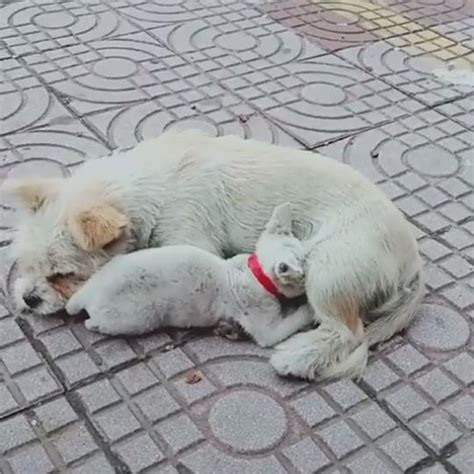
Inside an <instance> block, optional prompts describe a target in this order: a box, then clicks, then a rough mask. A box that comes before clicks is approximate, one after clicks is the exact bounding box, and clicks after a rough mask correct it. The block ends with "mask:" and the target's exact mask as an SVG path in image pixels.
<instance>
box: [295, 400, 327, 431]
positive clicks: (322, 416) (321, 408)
mask: <svg viewBox="0 0 474 474" xmlns="http://www.w3.org/2000/svg"><path fill="white" fill-rule="evenodd" d="M291 406H292V407H293V409H294V410H295V411H296V412H297V413H298V414H299V415H300V416H301V417H302V418H303V420H304V421H305V423H307V424H308V426H310V427H311V428H314V427H315V426H316V425H318V424H319V423H321V422H323V421H325V420H328V419H330V418H332V417H333V416H335V415H336V412H335V411H334V410H333V409H332V408H331V407H330V406H329V404H328V403H327V402H326V401H325V400H324V398H323V397H321V395H319V394H318V393H317V392H316V391H314V392H312V393H310V394H308V395H303V396H302V397H299V398H297V399H296V400H294V401H293V402H291Z"/></svg>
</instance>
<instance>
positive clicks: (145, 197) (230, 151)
mask: <svg viewBox="0 0 474 474" xmlns="http://www.w3.org/2000/svg"><path fill="white" fill-rule="evenodd" d="M11 187H12V188H13V189H14V191H15V192H16V194H17V195H18V196H19V197H20V199H21V201H22V202H23V207H24V209H25V210H26V212H25V213H24V215H23V219H22V222H21V225H20V227H19V231H18V235H17V237H16V239H15V252H16V259H17V266H18V271H19V278H18V280H17V282H16V285H15V294H16V296H17V300H18V301H19V303H21V304H22V305H24V306H28V307H30V308H31V309H32V310H33V311H34V312H36V313H37V314H48V313H51V312H55V311H58V310H60V309H62V308H64V306H65V304H66V302H67V300H68V299H69V298H70V297H71V296H72V294H73V293H74V292H75V291H76V290H77V289H78V288H79V287H80V286H81V285H82V284H83V283H84V282H85V281H86V280H88V279H89V278H90V277H91V276H92V275H93V274H94V273H95V272H96V271H97V270H98V269H99V268H100V267H102V266H103V265H104V264H105V263H106V262H108V261H109V260H110V259H112V258H113V257H114V256H116V255H118V254H121V253H128V252H131V251H134V250H138V249H144V248H148V247H161V246H165V245H181V244H190V245H193V246H196V247H199V248H201V249H203V250H206V251H208V252H210V253H213V254H215V255H218V256H223V255H226V256H229V255H237V254H239V253H245V252H252V251H253V249H254V247H255V243H256V241H257V239H258V237H259V236H260V234H261V232H262V230H263V229H264V227H265V224H266V223H267V222H268V220H269V218H270V216H271V213H272V211H273V209H274V208H275V207H276V206H278V205H280V204H282V203H284V202H291V203H292V205H293V212H294V214H293V215H294V226H295V230H294V231H295V235H296V237H297V238H298V239H300V240H301V241H302V243H303V246H304V248H305V253H306V262H307V263H306V285H305V290H306V295H307V298H308V301H309V304H310V305H311V307H312V310H313V314H314V319H315V322H317V323H319V326H318V327H317V328H316V329H312V330H310V331H306V332H301V333H299V334H295V335H294V336H292V337H291V338H289V339H288V340H287V341H285V342H284V343H282V344H281V345H279V346H277V350H276V352H275V354H274V355H273V357H272V359H271V362H272V364H273V365H274V367H275V368H276V369H277V371H278V372H279V373H281V374H291V375H295V376H300V377H305V378H309V379H315V378H325V377H334V376H342V375H347V376H356V375H358V374H360V373H361V371H362V370H363V369H364V366H365V362H366V359H367V348H368V346H370V345H372V344H375V343H378V342H381V341H384V340H386V339H388V338H390V337H391V336H392V335H393V334H395V333H396V332H397V331H399V330H401V329H403V328H405V327H406V326H407V325H408V324H409V322H410V321H411V319H412V318H413V315H414V313H415V310H416V308H417V306H418V304H419V302H420V300H421V299H422V297H423V293H424V291H423V288H424V286H423V279H422V271H421V268H422V264H421V259H420V257H419V253H418V248H417V243H416V239H415V237H414V233H413V232H412V229H411V225H410V224H409V223H408V222H407V221H406V219H405V218H404V216H403V215H402V214H401V212H400V211H399V210H398V209H397V208H396V207H395V206H394V204H393V203H392V202H391V201H390V200H389V199H388V198H387V197H386V196H385V195H384V194H383V193H382V192H381V191H380V190H379V189H378V188H377V187H376V186H375V185H373V184H372V183H370V182H369V181H368V180H367V179H365V178H364V177H363V176H362V175H361V174H360V173H358V172H357V171H355V170H354V169H352V168H350V167H349V166H347V165H345V164H341V163H338V162H336V161H334V160H331V159H329V158H325V157H323V156H321V155H319V154H317V153H311V152H309V151H300V150H295V149H289V148H284V147H279V146H274V145H270V144H266V143H261V142H258V141H255V140H244V139H241V138H238V137H234V136H225V137H219V138H211V137H207V136H205V135H203V134H201V133H198V132H193V131H185V132H173V131H170V132H166V133H164V134H163V135H161V136H160V137H158V138H156V139H153V140H149V141H145V142H142V143H140V144H139V145H138V146H136V147H135V148H134V149H132V150H129V151H125V152H122V153H117V154H115V155H113V156H109V157H106V158H103V159H99V160H90V161H87V162H86V163H85V164H84V165H82V167H80V168H79V169H78V170H77V172H76V173H75V174H74V175H73V176H72V177H70V178H66V179H56V180H44V179H37V180H30V181H25V182H20V183H15V184H13V183H12V185H11Z"/></svg>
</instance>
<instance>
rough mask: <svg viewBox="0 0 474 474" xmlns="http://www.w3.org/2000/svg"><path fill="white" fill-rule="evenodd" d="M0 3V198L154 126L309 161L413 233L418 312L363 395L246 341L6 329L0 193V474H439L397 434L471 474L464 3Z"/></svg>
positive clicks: (370, 373) (467, 30) (8, 231)
mask: <svg viewBox="0 0 474 474" xmlns="http://www.w3.org/2000/svg"><path fill="white" fill-rule="evenodd" d="M0 3H1V2H0ZM3 3H5V4H4V5H2V6H1V7H0V41H1V42H2V45H3V46H4V48H3V49H1V48H0V61H1V63H2V68H1V75H2V86H3V89H2V92H0V102H1V103H2V106H3V108H2V110H1V111H0V116H1V117H2V119H3V121H2V130H1V131H0V135H1V137H0V181H2V180H4V179H5V178H8V179H11V178H13V179H22V178H28V177H37V176H49V177H67V176H69V175H70V174H71V172H73V171H74V170H75V169H76V168H77V167H78V166H79V165H80V163H82V162H83V161H84V160H87V159H93V158H97V157H99V156H101V155H104V154H107V153H109V151H110V149H113V148H116V147H118V146H121V147H122V146H131V145H134V144H135V143H137V142H138V141H141V140H143V139H146V138H149V137H154V136H156V135H159V134H160V133H161V132H162V131H163V130H167V129H170V128H175V129H188V128H198V129H201V130H204V131H206V132H207V133H209V134H211V135H213V136H220V135H224V134H236V135H238V136H241V137H246V138H256V139H258V140H263V141H267V142H271V143H276V144H281V145H286V146H290V147H295V148H312V147H314V146H316V147H317V149H318V151H320V152H322V153H326V154H328V155H330V156H332V157H334V158H335V159H337V160H339V161H341V162H345V163H348V164H349V165H351V166H353V167H354V168H356V169H357V170H359V171H360V172H362V173H363V174H364V175H365V176H367V177H368V178H369V179H370V180H372V181H374V182H376V183H378V184H379V186H380V187H381V188H382V190H383V191H384V192H385V193H386V194H387V195H388V196H389V197H390V198H391V199H393V200H394V201H395V203H396V204H397V205H398V206H399V207H400V208H401V209H402V210H403V212H405V213H406V214H407V215H409V216H410V219H411V221H412V223H413V224H414V227H415V228H414V232H415V235H416V237H417V238H418V240H419V243H420V249H421V253H422V254H423V257H424V258H425V259H426V260H427V265H426V281H427V286H428V290H429V295H428V298H427V304H426V305H425V309H426V307H428V308H430V309H429V311H428V313H426V314H423V311H422V312H421V317H418V318H417V320H416V321H415V323H414V324H413V325H412V326H411V328H410V329H409V330H408V331H407V334H404V335H401V336H398V337H397V338H396V339H395V340H393V341H389V342H388V343H387V344H384V346H383V347H381V348H377V349H375V350H374V353H373V355H372V356H371V362H370V364H369V367H368V369H367V371H366V372H365V374H364V377H363V379H362V382H361V384H360V385H357V384H355V383H353V382H350V381H335V382H332V383H329V384H323V385H320V384H316V385H314V384H313V385H310V384H308V383H306V382H298V381H293V380H286V379H282V378H280V377H278V376H277V375H276V374H275V373H274V371H273V369H272V368H271V367H270V366H269V364H268V362H267V358H268V355H269V354H270V352H271V351H269V350H264V349H261V348H258V347H257V346H256V345H254V344H253V343H251V342H244V343H235V342H230V341H226V340H223V339H220V338H216V337H196V338H195V339H192V340H191V341H189V342H187V343H185V344H184V347H176V346H180V345H181V342H178V338H179V336H176V335H173V334H171V333H170V334H168V333H165V332H158V333H154V334H150V335H148V336H144V337H139V338H127V339H126V340H125V339H120V338H113V339H112V338H108V337H106V336H101V335H98V334H94V333H90V332H88V331H87V330H86V329H85V328H84V326H83V323H82V322H74V321H71V320H70V319H69V318H64V317H51V318H38V317H31V316H28V315H22V317H23V320H22V321H21V325H22V328H23V329H24V331H23V330H22V329H20V327H19V325H18V324H17V322H16V320H15V319H14V318H13V317H12V316H10V315H9V314H8V312H7V311H6V310H4V308H3V307H2V306H1V303H3V301H4V300H6V295H5V292H6V293H7V294H8V293H9V289H10V285H11V278H12V275H13V274H12V273H11V265H12V263H13V262H12V255H11V254H10V243H9V242H10V240H11V239H13V238H14V235H15V234H14V229H15V227H16V225H17V219H18V215H17V213H16V212H15V210H14V209H13V207H12V203H11V202H10V201H9V200H8V199H7V198H6V197H5V198H4V197H3V195H2V196H0V471H1V472H5V473H8V474H10V473H21V474H23V473H27V472H30V471H31V469H32V466H33V467H34V470H35V474H36V472H38V473H43V472H51V471H52V472H65V471H68V472H75V473H83V474H90V473H101V474H102V473H103V474H107V473H109V472H110V473H112V472H115V471H119V470H120V471H121V472H122V471H127V472H128V471H130V472H140V471H146V472H148V471H149V472H160V473H162V474H165V473H166V474H177V473H178V472H188V471H190V472H193V473H195V474H209V473H214V472H216V473H230V474H232V473H238V474H246V473H248V474H267V473H277V474H278V473H280V472H281V473H283V472H287V471H288V470H289V471H290V472H315V471H318V472H319V471H320V470H328V472H339V471H341V472H342V471H344V470H348V471H351V472H362V471H364V472H367V471H368V472H377V474H378V473H379V472H401V471H404V470H410V469H412V468H413V466H416V470H419V471H420V472H432V473H440V472H445V471H444V466H443V465H442V464H441V463H440V462H435V461H434V460H433V459H429V460H428V455H427V453H425V452H424V450H423V446H421V444H418V442H417V441H415V440H414V439H413V438H411V437H410V435H409V433H408V432H407V431H406V430H407V429H408V430H412V431H413V432H414V433H415V432H416V433H417V434H418V435H419V437H420V439H421V440H422V442H423V443H425V444H426V446H429V447H431V448H432V449H433V450H435V451H437V452H441V453H442V456H445V455H446V456H450V457H449V459H448V461H449V462H450V463H451V464H452V465H453V466H455V467H456V468H457V469H458V470H459V471H460V472H471V471H473V470H474V467H473V466H472V456H471V455H470V454H471V452H472V450H473V446H472V429H473V420H472V416H471V414H472V413H474V407H473V406H472V403H473V402H472V397H471V389H472V383H473V377H474V375H473V374H474V370H473V367H472V366H473V363H472V360H473V359H472V357H471V356H472V354H471V350H470V345H469V343H470V342H471V339H472V327H471V326H472V321H473V315H474V312H473V310H472V308H473V305H474V296H473V295H474V293H473V291H472V290H473V289H474V279H473V272H472V265H471V263H472V258H474V247H473V237H474V224H473V221H471V220H470V217H471V215H472V211H474V193H473V192H472V186H473V184H474V179H473V173H472V166H471V162H472V149H473V145H474V134H473V133H472V131H471V129H472V125H473V122H472V111H473V104H474V102H473V100H472V93H473V91H474V89H473V88H472V87H471V86H467V85H462V84H449V82H448V81H445V80H443V79H442V78H441V77H440V76H439V74H438V69H445V70H446V69H447V70H448V72H451V71H450V68H452V67H453V66H454V69H452V71H453V72H454V73H456V74H457V72H458V70H459V68H460V69H465V70H470V69H472V64H470V63H469V60H470V54H471V50H472V46H473V43H472V28H473V23H472V19H471V17H472V8H471V6H470V5H468V2H467V3H466V2H464V3H463V5H461V4H459V2H457V0H445V1H444V2H437V3H436V2H430V5H421V6H420V4H419V2H418V3H417V2H411V3H410V2H408V1H405V0H402V1H398V2H389V3H390V5H389V4H388V3H387V2H385V3H386V4H384V6H383V8H382V7H380V5H379V6H378V7H374V8H372V7H371V8H370V9H369V10H370V11H369V10H367V8H365V6H364V7H363V8H362V7H360V8H359V7H354V5H352V7H354V8H352V7H351V8H350V10H351V11H350V12H349V10H348V9H347V8H348V7H347V5H345V6H343V7H341V5H335V4H334V5H333V4H330V3H327V2H326V3H325V2H322V3H321V2H319V3H318V4H317V5H316V4H315V3H314V2H313V3H311V2H307V1H306V0H302V1H298V2H297V3H295V2H293V3H292V2H237V1H233V0H230V1H227V0H226V1H225V2H220V1H219V2H214V1H207V0H192V1H187V2H183V1H181V2H159V1H155V0H116V1H113V2H100V1H88V2H84V1H82V0H69V1H68V2H67V4H66V3H64V2H60V1H59V0H48V1H43V2H38V1H28V0H24V1H18V2H3ZM435 3H436V4H435ZM461 3H462V2H461ZM374 15H375V16H374ZM433 25H436V26H433ZM375 32H376V33H377V34H375ZM341 36H345V38H342V37H341ZM354 45H355V46H354ZM331 51H336V53H331ZM366 127H367V128H366ZM334 139H336V140H337V141H335V142H333V143H331V144H329V145H326V143H327V141H328V140H334ZM0 186H1V183H0ZM9 275H10V276H9ZM7 296H9V295H7ZM8 306H9V307H10V306H11V304H10V302H8ZM453 308H457V310H456V311H454V309H453ZM419 316H420V315H419ZM194 368H198V369H199V370H201V371H202V373H203V376H202V380H201V381H200V382H199V383H196V384H188V383H187V382H186V374H187V371H188V370H193V369H194ZM55 374H57V375H58V377H59V378H58V379H57V378H56V375H55ZM361 389H362V390H361ZM63 392H66V393H65V394H63ZM300 392H301V393H300ZM236 393H245V394H247V396H246V399H245V403H244V402H239V403H237V404H236V406H237V408H235V407H234V410H233V411H232V410H230V409H229V406H228V404H226V400H228V397H232V396H233V394H236ZM367 394H369V395H370V397H376V399H377V400H376V401H374V400H372V399H371V398H368V395H367ZM256 398H257V399H260V401H259V402H258V403H254V402H252V400H253V401H254V400H255V399H256ZM264 400H265V403H264ZM384 400H386V401H387V404H385V402H384ZM379 401H382V403H381V405H379V404H378V403H379ZM220 403H222V404H223V405H224V408H222V407H221V408H222V409H221V408H219V406H220ZM231 405H232V404H231ZM239 406H240V407H241V409H240V410H239ZM216 407H217V408H216ZM226 407H227V408H226ZM259 407H260V408H259ZM231 408H232V407H231ZM256 409H258V410H257V412H256V414H255V415H254V416H253V418H251V419H250V421H245V420H246V418H245V416H240V415H242V414H244V415H245V414H246V413H250V414H252V413H254V412H253V411H252V410H256ZM229 410H230V411H231V412H232V414H233V416H228V415H229ZM275 410H276V411H278V412H280V410H283V412H284V414H283V415H282V416H280V415H281V413H280V415H278V416H277V414H276V412H275ZM385 410H390V411H393V413H386V412H385ZM17 411H20V414H17V413H16V412H17ZM274 412H275V413H274ZM209 413H211V414H212V413H214V414H215V413H217V415H216V416H215V418H216V419H217V420H218V421H214V425H213V427H212V429H211V427H210V426H209V423H210V420H211V419H213V418H212V417H211V418H210V417H209V416H208V415H209ZM273 413H274V416H273V415H272V414H273ZM83 417H85V418H86V419H83ZM261 417H263V418H264V419H263V421H262V419H261ZM397 417H400V418H401V419H402V421H403V422H404V423H405V424H406V426H404V427H403V430H401V429H400V424H401V422H400V423H398V422H397V421H396V419H397ZM282 420H283V421H282ZM267 422H268V423H269V425H268V426H270V425H271V426H270V428H268V429H265V426H266V425H267V424H268V423H267ZM283 422H284V423H285V426H284V428H281V427H280V428H279V426H280V425H279V423H280V424H282V423H283ZM275 426H276V428H275ZM252 427H253V428H254V429H252ZM272 427H273V428H272ZM237 428H239V429H237ZM217 433H220V434H217ZM222 433H224V434H226V433H227V434H226V436H227V437H228V439H231V438H232V437H233V438H232V439H233V440H234V445H232V446H230V445H229V444H228V443H227V445H226V443H225V442H223V441H222V439H221V438H222V437H224V438H225V436H224V435H223V434H222ZM219 436H220V437H221V438H219ZM99 439H100V446H99V445H97V442H96V441H98V440H99ZM246 443H247V444H246ZM249 446H250V448H249ZM446 450H449V453H445V451H446ZM456 450H457V451H456ZM244 451H245V453H246V454H243V455H242V454H240V453H243V452H244ZM255 451H257V452H256V453H255ZM331 451H332V452H333V453H334V454H331ZM452 452H454V454H451V453H452ZM105 454H107V455H105ZM336 459H337V460H336ZM112 460H113V462H112V463H111V461H112ZM425 466H426V467H425Z"/></svg>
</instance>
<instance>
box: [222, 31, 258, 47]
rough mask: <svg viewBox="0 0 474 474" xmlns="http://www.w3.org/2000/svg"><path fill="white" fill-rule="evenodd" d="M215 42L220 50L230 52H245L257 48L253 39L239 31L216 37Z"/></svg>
mask: <svg viewBox="0 0 474 474" xmlns="http://www.w3.org/2000/svg"><path fill="white" fill-rule="evenodd" d="M215 41H216V43H217V44H218V45H219V46H220V47H221V48H224V49H227V50H230V51H246V50H248V49H253V48H255V47H256V46H257V40H256V39H255V38H253V37H252V36H250V35H247V34H246V33H243V32H240V31H239V32H235V33H227V34H224V35H221V36H218V37H217V38H216V39H215Z"/></svg>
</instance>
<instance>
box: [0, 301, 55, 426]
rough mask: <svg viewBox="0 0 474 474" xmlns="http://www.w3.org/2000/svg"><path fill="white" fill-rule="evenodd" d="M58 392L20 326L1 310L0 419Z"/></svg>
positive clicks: (47, 370) (53, 379)
mask: <svg viewBox="0 0 474 474" xmlns="http://www.w3.org/2000/svg"><path fill="white" fill-rule="evenodd" d="M61 392H62V387H61V385H60V384H59V382H58V380H57V378H56V377H55V376H54V374H53V373H52V372H51V370H50V369H49V367H48V366H47V364H45V361H44V360H43V358H42V357H41V356H40V355H39V354H38V353H37V351H36V348H35V347H34V346H33V345H32V344H31V342H30V341H29V340H28V338H27V337H26V335H25V334H24V332H23V331H22V329H21V328H20V325H19V324H18V323H17V322H16V321H15V319H14V318H13V317H12V316H10V315H9V314H8V313H7V312H6V310H5V309H4V308H3V307H2V306H0V394H1V397H0V419H3V418H4V417H6V416H7V415H10V414H12V413H15V412H17V411H20V410H24V409H25V408H27V407H29V406H31V405H33V404H36V403H39V402H40V401H41V400H44V399H46V398H48V397H51V396H53V395H56V394H59V393H61Z"/></svg>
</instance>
